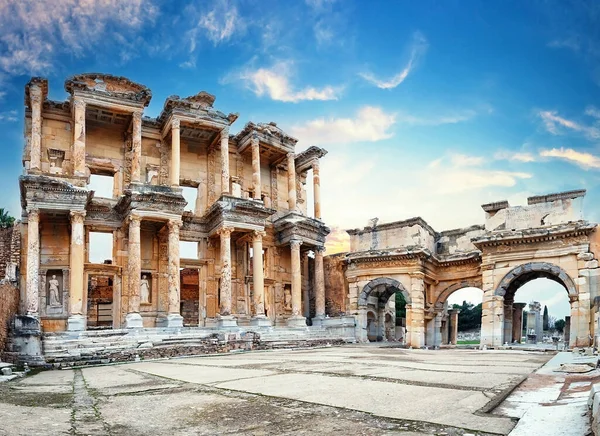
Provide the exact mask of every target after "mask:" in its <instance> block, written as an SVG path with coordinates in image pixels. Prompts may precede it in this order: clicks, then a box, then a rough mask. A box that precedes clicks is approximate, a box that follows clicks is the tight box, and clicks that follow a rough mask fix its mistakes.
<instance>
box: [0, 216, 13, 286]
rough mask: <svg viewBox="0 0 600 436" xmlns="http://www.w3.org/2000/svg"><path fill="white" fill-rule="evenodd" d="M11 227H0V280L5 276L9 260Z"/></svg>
mask: <svg viewBox="0 0 600 436" xmlns="http://www.w3.org/2000/svg"><path fill="white" fill-rule="evenodd" d="M13 228H14V227H9V228H7V229H0V280H2V279H3V278H4V276H6V264H7V263H8V262H10V261H11V254H12V250H11V245H12V235H13ZM15 233H16V230H15Z"/></svg>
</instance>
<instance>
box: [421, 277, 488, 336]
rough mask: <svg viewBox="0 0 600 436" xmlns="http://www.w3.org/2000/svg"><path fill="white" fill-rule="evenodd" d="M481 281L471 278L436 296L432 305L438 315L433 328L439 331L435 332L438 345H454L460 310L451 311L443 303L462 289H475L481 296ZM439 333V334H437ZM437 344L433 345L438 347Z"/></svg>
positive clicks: (452, 285)
mask: <svg viewBox="0 0 600 436" xmlns="http://www.w3.org/2000/svg"><path fill="white" fill-rule="evenodd" d="M481 287H482V280H481V276H480V277H473V278H470V279H465V280H461V281H458V282H455V283H452V284H451V285H448V286H447V287H446V288H445V289H444V290H443V291H442V292H440V294H439V295H438V296H437V298H436V300H435V303H434V305H433V307H434V310H435V312H436V313H437V314H438V315H437V316H436V318H439V319H436V323H435V328H436V329H437V328H438V327H439V328H440V329H441V331H440V332H437V331H436V335H438V336H437V338H438V341H439V344H442V345H450V344H453V345H456V339H457V333H458V316H459V313H460V310H457V309H452V308H451V307H446V306H445V303H446V301H447V300H448V298H449V297H450V295H452V294H454V293H455V292H458V291H460V290H462V289H466V288H476V289H478V290H479V291H481V294H483V290H482V289H481ZM438 333H439V334H438ZM439 344H438V342H436V343H435V345H439Z"/></svg>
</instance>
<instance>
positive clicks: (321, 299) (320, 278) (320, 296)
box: [313, 247, 325, 325]
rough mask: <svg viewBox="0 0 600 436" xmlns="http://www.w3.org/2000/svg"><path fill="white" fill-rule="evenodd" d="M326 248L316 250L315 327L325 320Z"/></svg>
mask: <svg viewBox="0 0 600 436" xmlns="http://www.w3.org/2000/svg"><path fill="white" fill-rule="evenodd" d="M324 252H325V247H316V248H315V319H314V320H313V325H316V324H315V321H316V323H321V321H322V320H323V319H324V318H325V273H324V270H323V253H324Z"/></svg>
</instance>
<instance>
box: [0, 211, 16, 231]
mask: <svg viewBox="0 0 600 436" xmlns="http://www.w3.org/2000/svg"><path fill="white" fill-rule="evenodd" d="M14 223H15V219H14V217H12V216H10V215H9V214H8V211H6V210H4V208H3V207H0V228H3V229H6V228H7V227H10V226H12V225H13V224H14Z"/></svg>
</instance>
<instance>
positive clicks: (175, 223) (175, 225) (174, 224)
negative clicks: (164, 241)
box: [167, 220, 183, 232]
mask: <svg viewBox="0 0 600 436" xmlns="http://www.w3.org/2000/svg"><path fill="white" fill-rule="evenodd" d="M182 225H183V222H182V221H181V220H169V221H167V226H168V227H169V231H170V232H175V231H177V232H178V231H179V229H180V228H181V226H182Z"/></svg>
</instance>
